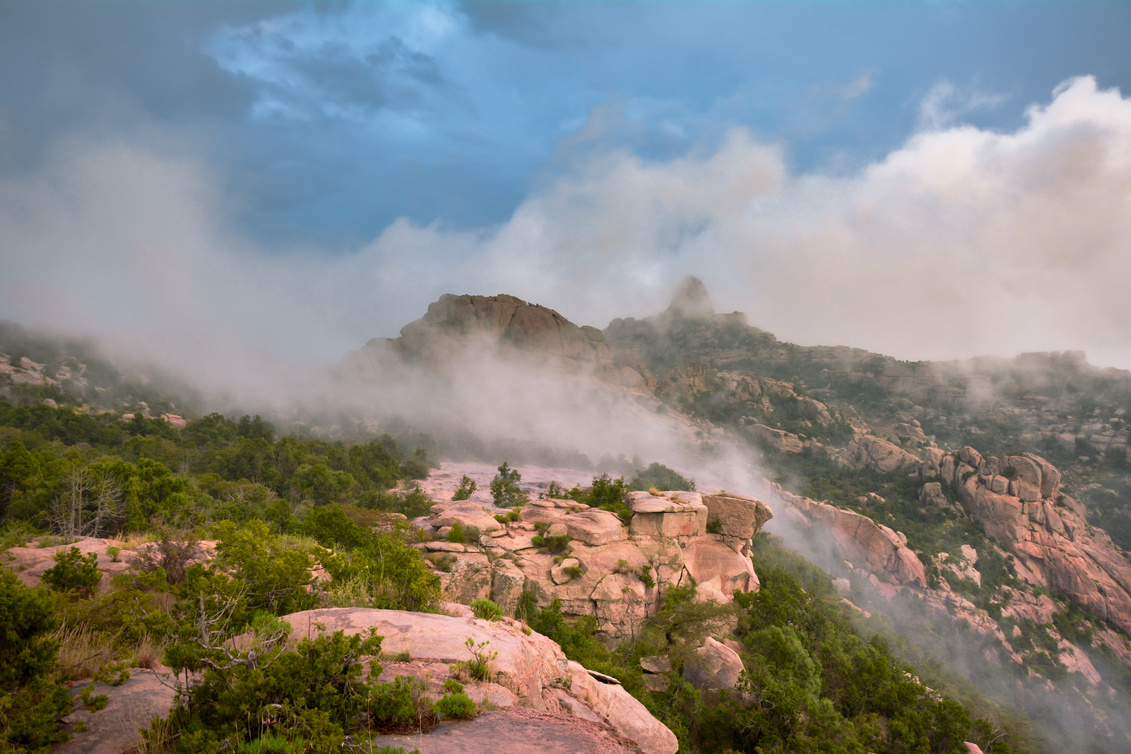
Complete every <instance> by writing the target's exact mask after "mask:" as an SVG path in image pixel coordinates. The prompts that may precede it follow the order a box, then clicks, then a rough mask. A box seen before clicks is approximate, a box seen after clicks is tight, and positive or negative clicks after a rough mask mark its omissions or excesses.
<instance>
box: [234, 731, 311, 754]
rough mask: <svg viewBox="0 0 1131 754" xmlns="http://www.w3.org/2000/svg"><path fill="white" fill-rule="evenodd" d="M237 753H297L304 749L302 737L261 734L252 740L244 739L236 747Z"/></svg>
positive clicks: (304, 744) (304, 743)
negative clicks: (290, 738) (292, 737)
mask: <svg viewBox="0 0 1131 754" xmlns="http://www.w3.org/2000/svg"><path fill="white" fill-rule="evenodd" d="M236 751H237V752H239V754H299V752H303V751H306V741H304V740H303V739H302V738H296V739H294V740H289V739H287V738H286V737H284V736H271V735H267V736H263V737H262V738H257V739H255V740H254V741H244V742H243V743H241V744H240V745H239V747H238V748H237V749H236Z"/></svg>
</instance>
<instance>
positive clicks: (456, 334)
mask: <svg viewBox="0 0 1131 754" xmlns="http://www.w3.org/2000/svg"><path fill="white" fill-rule="evenodd" d="M603 340H604V336H603V335H602V334H601V331H600V330H598V329H596V328H593V327H579V326H577V325H575V324H573V323H572V322H570V321H569V320H568V319H566V318H565V317H563V316H562V315H560V314H558V313H557V312H556V311H554V310H553V309H548V308H546V307H544V306H540V305H538V304H531V303H527V302H526V301H523V300H522V299H520V298H516V297H514V296H507V295H500V296H472V295H462V296H455V295H452V294H445V295H443V296H441V297H440V298H439V299H437V300H436V301H434V302H433V303H432V304H430V305H429V306H428V311H427V313H426V314H425V315H424V316H423V317H421V318H420V319H418V320H416V321H415V322H410V323H409V324H407V325H405V326H404V327H403V328H401V335H400V337H399V338H396V339H393V340H389V339H385V338H375V339H374V340H372V341H370V342H369V343H368V344H366V346H365V348H363V349H362V350H361V351H359V352H356V353H355V354H353V359H354V360H357V359H359V358H360V359H364V358H366V357H374V356H375V357H377V358H379V359H380V358H388V357H389V356H390V355H395V356H397V357H399V358H401V359H403V360H405V361H407V362H418V363H423V364H426V365H429V366H442V365H447V364H448V363H449V361H450V359H451V357H452V356H453V355H454V354H458V353H460V352H462V351H463V350H464V349H466V348H468V347H476V348H482V347H488V348H492V349H493V348H495V347H500V346H501V347H503V348H506V349H510V350H512V351H515V352H519V353H525V354H528V355H531V356H535V357H538V358H540V359H547V358H548V359H551V360H554V361H557V362H559V363H567V362H572V363H574V364H588V365H611V363H612V357H611V355H610V353H609V348H608V346H606V345H605V344H604V342H603Z"/></svg>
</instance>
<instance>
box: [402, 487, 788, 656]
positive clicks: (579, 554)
mask: <svg viewBox="0 0 1131 754" xmlns="http://www.w3.org/2000/svg"><path fill="white" fill-rule="evenodd" d="M628 507H629V510H630V512H631V517H630V518H629V520H628V522H627V523H626V522H624V521H622V520H621V519H620V518H619V517H618V516H617V515H616V514H614V513H612V512H609V511H606V510H600V509H597V508H590V507H589V506H586V505H584V504H582V503H578V502H575V501H573V500H555V499H546V498H540V499H535V500H531V501H530V502H529V503H528V504H527V505H525V506H524V507H523V508H521V510H519V511H515V512H513V515H514V517H515V518H516V519H517V520H514V521H499V520H496V518H495V517H496V516H499V517H500V518H502V519H506V518H507V517H508V514H511V513H512V512H511V511H508V510H506V509H500V508H496V507H494V506H493V505H491V504H490V503H487V502H483V501H477V500H469V501H459V502H454V501H448V502H443V503H438V504H437V505H435V506H433V509H432V513H431V515H429V516H427V517H424V518H421V519H418V520H416V521H414V522H413V524H414V526H416V527H418V528H419V529H420V530H421V531H422V532H424V533H426V534H427V535H428V536H429V538H430V541H427V542H422V543H420V544H418V545H417V547H418V548H420V549H421V550H423V551H424V552H426V553H428V557H429V559H430V561H431V562H432V563H433V564H434V565H435V566H436V567H437V568H438V569H439V571H440V574H441V579H442V584H443V587H444V590H445V594H446V595H447V597H448V598H449V599H452V600H454V601H457V602H462V603H465V604H468V603H471V602H472V601H474V600H476V599H491V600H492V601H494V602H496V603H497V604H498V605H500V606H501V607H502V608H503V609H504V611H505V612H506V613H508V614H511V615H513V614H514V611H515V609H516V608H517V606H518V603H519V599H520V598H521V597H522V595H523V593H524V592H530V593H531V594H532V595H533V596H534V598H535V599H536V601H537V604H538V606H539V607H541V608H544V607H545V606H546V605H548V604H549V603H550V602H551V601H552V600H554V599H557V600H560V601H561V605H562V611H563V613H564V614H565V615H569V616H580V615H590V616H593V617H594V618H596V620H597V625H598V629H599V631H600V632H601V634H603V635H604V636H605V637H606V638H608V639H609V640H619V639H623V638H625V637H629V636H632V635H633V634H634V632H635V631H636V630H638V628H639V627H640V626H641V625H642V624H643V622H644V620H645V618H646V617H647V616H649V615H651V614H653V613H654V612H655V611H656V610H657V609H658V608H659V607H660V604H661V600H662V597H663V594H664V593H665V592H666V591H667V589H668V588H670V587H671V586H680V585H687V584H694V585H695V586H696V587H697V590H698V594H699V595H700V597H701V598H702V599H711V600H715V601H718V602H729V601H730V599H731V596H732V595H733V594H734V592H735V591H755V590H757V588H758V576H757V574H755V573H754V569H753V568H752V566H751V563H750V549H749V548H750V542H751V540H752V539H753V537H754V535H755V534H756V533H757V532H758V530H759V529H760V528H761V527H762V525H763V524H765V522H766V521H768V520H769V519H770V518H771V517H772V516H773V513H772V512H771V511H770V509H769V507H768V506H766V504H765V503H762V502H761V501H759V500H755V499H752V498H746V497H741V496H738V495H727V494H718V495H700V494H699V493H696V492H669V493H659V494H651V493H648V492H632V493H629V496H628ZM454 526H459V527H460V529H461V530H462V531H464V532H466V531H469V530H473V531H474V532H476V538H475V541H473V542H470V543H467V544H463V543H458V542H450V541H448V540H447V537H448V535H449V533H450V532H451V530H452V527H454ZM553 540H557V543H556V544H554V543H553ZM539 543H541V544H539Z"/></svg>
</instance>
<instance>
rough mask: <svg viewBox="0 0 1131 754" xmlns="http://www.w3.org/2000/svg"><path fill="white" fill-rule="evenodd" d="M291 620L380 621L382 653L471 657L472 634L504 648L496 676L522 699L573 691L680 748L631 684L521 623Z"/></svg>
mask: <svg viewBox="0 0 1131 754" xmlns="http://www.w3.org/2000/svg"><path fill="white" fill-rule="evenodd" d="M284 620H286V621H287V622H288V623H290V624H291V625H292V626H293V627H294V630H295V633H296V634H297V635H299V636H305V635H314V634H317V633H320V632H323V631H325V632H333V631H338V630H341V631H344V632H345V633H346V634H347V635H353V634H356V633H362V632H365V631H367V630H369V629H370V628H373V629H375V630H376V633H377V634H378V635H380V636H383V637H384V639H383V640H382V643H381V650H382V652H383V653H388V654H398V653H401V652H407V653H408V654H409V656H411V657H412V658H413V660H414V661H437V662H439V663H452V662H459V661H462V660H468V659H471V653H470V650H469V649H468V648H467V646H466V644H465V641H466V640H467V639H468V638H470V639H471V640H472V641H473V642H474V643H475V644H480V643H485V646H486V647H487V648H489V651H492V652H497V653H498V654H497V655H496V656H495V657H494V659H493V660H492V661H491V670H492V672H493V673H494V674H495V680H496V682H497V683H499V684H500V685H502V686H503V687H505V688H507V689H509V690H510V691H511V692H512V693H514V694H515V695H516V697H517V699H518V700H519V703H520V704H522V705H524V706H527V707H530V708H532V709H536V710H543V711H547V712H557V711H560V710H561V709H562V704H561V701H560V699H561V698H560V696H559V695H560V694H561V693H563V692H566V693H567V695H568V696H569V697H570V698H571V699H572V701H571V704H572V705H579V709H580V708H586V709H587V710H588V715H589V716H590V717H591V719H600V720H604V721H606V722H607V723H608V724H609V725H611V726H612V727H613V728H614V729H615V730H616V731H617V732H618V733H619V734H620V735H622V736H624V737H625V738H627V739H629V740H630V741H632V742H633V743H635V744H636V745H637V746H639V747H640V749H641V750H642V751H644V752H655V754H674V752H675V751H676V749H677V748H678V746H677V744H676V740H675V736H674V735H673V734H672V733H671V731H669V730H668V729H667V728H666V727H664V726H663V725H662V724H661V723H660V722H659V721H658V720H656V719H655V718H654V717H652V715H651V714H649V713H648V711H647V710H646V709H645V708H644V706H643V705H642V704H640V702H638V701H636V700H635V699H634V698H632V696H631V695H630V694H629V693H628V692H627V691H625V690H624V689H623V688H621V687H620V686H619V685H609V684H604V683H601V682H600V681H597V680H596V679H594V678H593V677H592V676H591V675H589V673H588V671H586V670H585V668H583V667H582V666H581V665H579V664H577V663H575V662H571V661H569V660H567V659H566V658H565V655H564V654H562V651H561V648H560V647H558V645H557V644H555V643H554V642H552V641H551V640H549V639H547V638H546V637H545V636H542V635H541V634H538V633H531V634H529V635H527V634H525V633H524V632H523V631H522V630H521V628H520V624H518V623H514V622H511V621H505V620H504V621H485V620H479V619H475V618H457V617H450V616H446V615H432V614H426V613H412V612H407V611H401V610H372V609H366V608H338V609H328V610H310V611H306V612H301V613H294V614H291V615H287V616H285V617H284ZM413 741H414V743H413V746H416V747H417V748H419V747H418V745H417V744H416V743H415V741H416V739H415V738H414V739H413Z"/></svg>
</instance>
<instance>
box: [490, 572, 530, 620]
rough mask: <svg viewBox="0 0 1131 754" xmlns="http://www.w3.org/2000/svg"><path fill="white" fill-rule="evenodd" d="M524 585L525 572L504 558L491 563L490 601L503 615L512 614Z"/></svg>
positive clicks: (520, 597)
mask: <svg viewBox="0 0 1131 754" xmlns="http://www.w3.org/2000/svg"><path fill="white" fill-rule="evenodd" d="M525 585H526V574H524V573H523V572H522V569H521V568H519V567H518V566H517V565H515V564H514V563H513V562H511V561H510V560H507V559H506V558H498V559H497V560H495V562H494V563H492V564H491V601H492V602H494V603H495V604H496V605H498V606H499V607H501V608H502V609H503V614H504V615H514V611H515V610H516V609H517V608H518V602H519V600H520V599H522V592H523V589H524V587H525Z"/></svg>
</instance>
